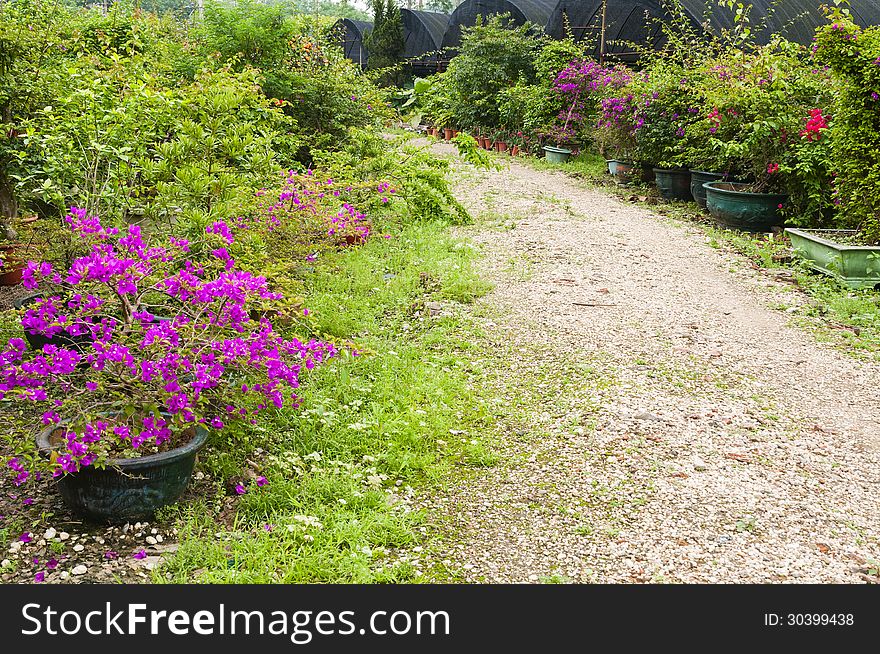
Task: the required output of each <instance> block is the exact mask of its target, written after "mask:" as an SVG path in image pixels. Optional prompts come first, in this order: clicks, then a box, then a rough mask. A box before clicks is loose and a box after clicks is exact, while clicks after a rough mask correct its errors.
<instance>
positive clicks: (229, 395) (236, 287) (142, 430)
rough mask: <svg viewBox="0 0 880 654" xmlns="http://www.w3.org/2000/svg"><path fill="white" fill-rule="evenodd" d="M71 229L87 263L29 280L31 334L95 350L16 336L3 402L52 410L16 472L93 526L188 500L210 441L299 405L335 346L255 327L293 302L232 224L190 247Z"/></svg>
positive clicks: (38, 272)
mask: <svg viewBox="0 0 880 654" xmlns="http://www.w3.org/2000/svg"><path fill="white" fill-rule="evenodd" d="M67 221H68V223H69V226H70V229H71V231H72V234H73V235H74V236H75V237H76V238H77V239H78V241H79V243H80V246H81V252H82V256H79V257H77V258H75V259H74V261H73V263H72V264H71V265H70V266H69V267H67V268H66V269H62V270H56V269H55V267H54V266H53V265H52V264H51V263H49V262H41V263H38V262H33V261H32V262H28V264H27V266H26V267H25V269H24V271H23V275H22V283H23V285H25V286H26V287H27V288H29V289H31V290H33V291H38V292H39V294H40V297H39V298H38V299H36V300H35V301H34V302H33V303H32V304H31V305H30V308H28V309H27V310H26V311H25V312H24V315H23V316H22V326H23V328H24V329H26V330H29V331H30V332H31V333H33V334H37V335H40V336H43V337H45V338H47V339H51V338H52V337H54V336H57V335H58V334H62V333H63V334H66V335H67V336H68V337H70V338H71V339H72V338H76V337H78V336H83V335H86V336H87V339H86V342H85V343H83V342H80V343H79V344H77V345H76V346H68V347H64V346H59V345H56V344H54V343H51V342H50V343H46V344H45V345H43V347H42V349H41V350H29V349H28V348H27V345H26V343H25V341H24V339H21V338H12V339H10V340H9V342H8V344H7V346H6V348H5V349H4V350H3V351H2V352H0V394H2V396H3V397H4V398H5V399H7V400H9V399H13V400H15V401H22V402H34V403H36V404H37V405H40V406H41V407H42V409H41V410H42V411H43V413H42V418H41V424H40V425H38V426H35V427H36V428H37V432H38V434H37V436H36V440H35V442H34V441H28V440H27V438H24V437H22V438H21V439H19V440H17V441H14V446H15V447H16V451H17V454H16V456H14V457H12V458H11V459H10V460H9V461H7V468H8V469H9V470H11V471H13V472H14V474H15V482H16V483H17V484H21V483H24V482H25V481H27V479H28V478H29V476H30V475H31V474H33V473H34V472H39V471H43V472H48V473H50V474H51V477H53V478H54V479H56V481H57V484H58V488H59V490H60V492H61V496H62V497H63V499H64V500H65V502H67V503H68V505H69V506H70V508H71V509H73V510H74V511H76V512H77V513H79V514H81V515H84V516H86V517H88V518H91V519H96V520H101V521H125V520H132V519H141V518H144V517H146V516H149V515H151V514H152V513H153V512H155V511H156V510H157V509H158V508H160V507H161V506H164V505H166V504H168V503H171V502H174V501H176V500H177V499H178V498H179V496H180V494H181V493H182V492H183V490H184V489H185V487H186V484H187V482H188V479H189V475H190V473H191V471H192V465H193V462H194V459H195V455H196V453H197V452H198V451H199V449H200V448H202V447H203V446H204V445H205V443H206V441H207V439H208V432H214V431H223V430H225V429H226V428H227V427H228V426H229V425H231V424H233V423H241V424H243V425H247V424H249V423H253V422H255V421H256V418H257V416H258V415H259V414H260V413H261V412H263V411H265V410H268V409H267V407H268V408H270V409H271V408H273V407H275V408H277V407H281V406H283V405H284V404H285V403H288V402H293V403H294V404H295V403H296V395H295V392H294V389H295V388H296V387H297V386H298V385H299V382H300V375H301V373H303V372H304V371H306V370H310V369H312V368H313V367H314V366H315V365H318V364H321V363H323V362H325V361H327V360H328V359H329V358H330V357H332V356H334V354H335V349H334V347H333V346H332V345H330V344H327V343H323V342H319V341H315V340H308V341H301V340H299V339H297V338H285V337H283V336H282V335H281V334H279V333H278V332H277V331H276V330H275V329H274V328H273V325H272V324H271V323H270V322H269V321H268V320H267V319H266V318H262V319H260V320H254V319H252V318H251V315H252V311H253V310H254V309H255V308H258V309H260V310H261V311H263V312H265V311H267V310H269V309H271V308H272V307H274V306H279V305H281V304H282V303H283V301H284V299H283V297H282V296H281V295H280V294H279V293H277V292H274V291H272V290H270V288H269V285H268V282H267V280H266V278H265V277H262V276H258V275H255V274H253V273H251V272H247V271H245V270H242V269H240V268H239V267H238V266H237V265H236V262H235V260H234V259H233V257H232V253H234V252H235V248H236V247H237V245H236V236H235V233H234V232H235V229H234V228H233V227H232V226H230V225H228V224H227V223H224V222H215V223H213V224H211V225H209V226H208V227H207V228H206V230H205V232H204V234H203V235H202V236H201V237H199V238H198V239H197V240H187V239H182V238H174V237H160V236H151V237H150V238H146V239H145V238H144V237H143V236H142V234H141V231H140V229H139V228H138V227H137V226H136V225H131V226H129V227H128V228H127V230H126V231H124V232H120V231H118V230H116V229H113V228H107V227H104V226H103V225H102V224H101V222H100V221H99V220H98V219H97V218H96V217H93V216H88V215H87V214H86V212H85V211H84V210H80V209H76V208H74V209H72V210H71V213H70V215H69V216H68V218H67ZM82 364H85V365H82Z"/></svg>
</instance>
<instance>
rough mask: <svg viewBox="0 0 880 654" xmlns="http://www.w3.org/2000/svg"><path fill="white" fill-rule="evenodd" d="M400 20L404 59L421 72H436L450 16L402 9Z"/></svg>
mask: <svg viewBox="0 0 880 654" xmlns="http://www.w3.org/2000/svg"><path fill="white" fill-rule="evenodd" d="M400 18H401V21H402V22H403V38H404V49H403V56H404V58H406V59H407V60H408V61H409V63H410V65H411V66H412V67H413V69H418V71H419V72H429V71H430V72H435V71H436V68H437V66H438V61H439V58H440V57H439V55H438V54H437V51H438V50H440V48H442V47H443V35H444V34H445V33H446V26H447V25H448V24H449V16H448V15H447V14H441V13H437V12H434V11H414V10H412V9H404V8H401V10H400Z"/></svg>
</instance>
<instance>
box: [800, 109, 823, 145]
mask: <svg viewBox="0 0 880 654" xmlns="http://www.w3.org/2000/svg"><path fill="white" fill-rule="evenodd" d="M827 127H828V122H827V121H826V120H825V117H824V116H823V115H822V110H821V109H811V110H810V117H809V118H808V119H807V124H806V125H804V129H803V130H801V136H802V137H804V138H805V139H807V140H808V141H818V140H819V139H820V138H821V136H822V134H821V132H822V130H823V129H826V128H827Z"/></svg>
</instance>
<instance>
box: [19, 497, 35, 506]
mask: <svg viewBox="0 0 880 654" xmlns="http://www.w3.org/2000/svg"><path fill="white" fill-rule="evenodd" d="M21 503H22V504H24V505H25V506H30V505H31V504H33V503H34V498H33V497H26V498H24V499H23V500H22V501H21Z"/></svg>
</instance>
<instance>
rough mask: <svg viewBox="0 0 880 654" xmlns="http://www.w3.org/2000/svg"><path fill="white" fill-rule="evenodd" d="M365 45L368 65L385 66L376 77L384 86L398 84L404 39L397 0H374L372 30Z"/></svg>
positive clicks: (374, 68)
mask: <svg viewBox="0 0 880 654" xmlns="http://www.w3.org/2000/svg"><path fill="white" fill-rule="evenodd" d="M364 45H365V46H366V47H367V52H369V59H368V60H367V68H369V69H372V70H378V69H383V72H382V74H381V75H380V77H379V78H378V79H377V80H376V81H377V82H378V83H379V84H383V85H385V86H393V85H396V84H398V82H399V81H400V67H399V66H398V64H399V63H400V62H401V60H402V59H403V48H404V40H403V20H402V19H401V17H400V8H399V7H398V6H397V4H396V3H395V2H394V0H373V31H372V32H370V34H369V36H367V37H366V38H365V39H364Z"/></svg>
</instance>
